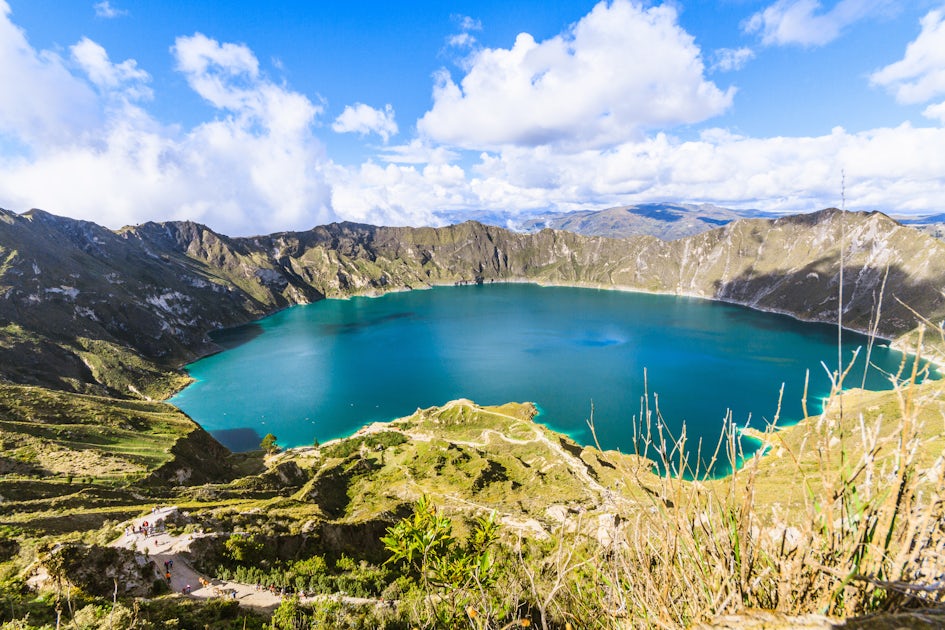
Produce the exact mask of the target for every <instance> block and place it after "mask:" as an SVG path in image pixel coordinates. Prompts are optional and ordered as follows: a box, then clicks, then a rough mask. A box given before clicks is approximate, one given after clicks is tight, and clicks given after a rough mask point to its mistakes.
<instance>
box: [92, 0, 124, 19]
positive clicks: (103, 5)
mask: <svg viewBox="0 0 945 630" xmlns="http://www.w3.org/2000/svg"><path fill="white" fill-rule="evenodd" d="M94 9H95V15H96V17H100V18H105V19H106V20H110V19H112V18H117V17H121V16H123V15H128V11H126V10H124V9H118V8H116V7H113V6H112V4H111V2H109V1H108V0H102V1H101V2H96V3H95V5H94Z"/></svg>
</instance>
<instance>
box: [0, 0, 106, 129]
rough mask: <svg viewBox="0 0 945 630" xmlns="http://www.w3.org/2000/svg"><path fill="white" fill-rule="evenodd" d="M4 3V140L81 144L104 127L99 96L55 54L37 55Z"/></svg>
mask: <svg viewBox="0 0 945 630" xmlns="http://www.w3.org/2000/svg"><path fill="white" fill-rule="evenodd" d="M10 13H11V11H10V6H9V5H8V4H7V3H6V2H4V0H0V85H3V86H6V89H5V93H4V96H3V98H0V136H7V137H10V138H13V139H14V140H15V141H17V142H19V143H23V144H26V145H31V144H33V143H40V142H41V143H45V144H62V143H68V142H73V141H76V140H77V139H78V138H79V137H80V136H82V135H83V134H85V133H87V132H89V131H90V130H91V131H95V130H96V129H98V128H99V126H100V125H101V124H102V114H101V111H100V108H99V105H98V96H97V95H96V93H95V90H93V89H92V87H91V86H89V84H88V83H86V82H85V81H82V80H81V79H77V78H76V77H74V76H72V74H71V73H70V72H69V70H68V67H67V65H68V64H67V63H66V62H65V61H64V60H63V59H62V57H60V56H59V55H58V54H56V53H54V52H51V51H42V52H39V51H36V50H35V49H33V47H32V46H30V44H29V41H28V40H27V38H26V34H25V33H24V32H23V30H22V29H20V28H19V27H18V26H16V25H15V24H14V23H13V22H12V21H11V20H10Z"/></svg>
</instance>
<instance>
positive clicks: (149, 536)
mask: <svg viewBox="0 0 945 630" xmlns="http://www.w3.org/2000/svg"><path fill="white" fill-rule="evenodd" d="M176 513H177V508H176V507H174V506H171V507H162V508H155V509H154V510H153V511H152V512H151V513H150V514H147V515H145V516H140V517H138V518H136V519H133V520H132V521H131V522H130V524H128V525H127V527H126V528H125V531H124V533H123V534H122V535H121V536H120V537H119V538H118V539H116V540H114V541H113V542H111V543H110V546H112V547H123V548H125V549H130V550H132V551H135V552H137V553H140V554H143V555H144V557H145V558H146V559H147V560H149V561H151V562H153V563H154V565H153V566H154V577H155V579H158V578H160V579H164V578H165V566H166V565H165V563H167V566H171V565H172V566H171V568H170V569H169V570H167V572H169V573H170V575H171V579H170V583H169V586H170V589H171V591H173V592H175V593H179V594H182V595H184V596H186V597H192V598H194V599H210V598H214V597H227V598H232V599H235V600H236V601H237V602H239V604H240V606H246V607H250V608H256V609H259V610H266V611H272V610H274V609H275V608H276V607H278V606H279V604H280V603H281V602H282V598H283V595H281V594H280V593H279V592H278V591H275V592H273V591H271V590H270V589H268V588H261V587H259V586H257V585H255V584H243V583H241V582H233V581H230V580H217V579H212V578H210V577H209V576H206V575H204V574H202V573H200V572H199V571H197V570H196V569H194V568H193V566H191V564H190V561H189V560H188V554H189V552H190V545H191V543H192V542H193V540H194V539H195V538H199V537H201V536H203V534H194V533H189V534H181V535H173V534H170V533H168V532H167V531H165V528H164V523H165V522H166V519H167V518H168V517H169V516H172V515H174V514H176ZM145 523H147V525H145ZM319 599H333V600H335V601H341V602H344V603H346V604H352V605H359V606H364V605H368V604H373V605H377V606H379V605H384V604H386V603H388V602H385V601H382V600H378V599H369V598H365V597H351V596H348V595H342V594H333V595H325V594H319V595H312V596H306V597H303V598H300V601H302V602H303V603H308V602H314V601H317V600H319ZM389 603H390V604H391V605H393V604H394V602H389Z"/></svg>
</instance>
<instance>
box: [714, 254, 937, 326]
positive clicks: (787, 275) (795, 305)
mask: <svg viewBox="0 0 945 630" xmlns="http://www.w3.org/2000/svg"><path fill="white" fill-rule="evenodd" d="M839 272H840V260H839V255H832V256H823V257H821V258H818V259H817V260H814V261H812V262H810V263H808V264H807V265H805V266H804V267H802V268H801V269H799V270H797V271H793V272H783V273H781V272H779V273H762V274H755V273H752V272H751V270H749V271H748V272H747V273H744V274H742V275H741V276H739V277H737V278H735V279H734V280H731V281H729V282H722V281H720V280H717V281H715V283H714V289H715V291H714V297H715V298H716V299H718V300H723V301H727V302H735V303H739V304H745V305H748V306H752V307H754V308H759V309H770V310H775V311H780V312H785V313H789V314H792V315H795V316H797V317H798V318H800V319H804V320H812V321H822V322H836V321H837V302H838V292H837V288H838V284H839ZM885 273H886V269H885V268H876V267H864V266H847V267H845V269H844V277H843V305H844V313H843V324H844V326H846V327H849V328H855V329H858V330H862V331H865V330H868V328H869V326H870V321H871V317H872V315H873V313H874V312H875V310H876V308H877V303H878V302H879V299H880V291H881V288H882V285H883V276H884V275H885ZM910 309H912V310H914V311H915V312H916V313H919V314H921V315H922V316H923V317H925V318H927V319H929V320H930V321H932V322H940V321H942V319H943V318H945V295H943V292H942V287H941V286H940V285H938V284H936V283H935V282H933V281H931V280H929V279H918V280H917V279H916V276H915V274H910V273H909V272H907V271H906V270H905V269H903V268H902V267H901V266H899V265H894V266H890V267H889V275H888V277H887V278H886V286H885V290H884V291H883V293H882V304H881V310H880V324H879V334H880V335H881V336H883V337H889V338H895V337H898V336H899V335H902V334H905V333H907V332H909V331H911V330H913V329H915V328H916V327H917V326H918V325H919V324H920V323H921V320H920V318H919V317H918V316H917V315H916V314H915V313H913V312H912V310H910Z"/></svg>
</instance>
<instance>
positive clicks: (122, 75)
mask: <svg viewBox="0 0 945 630" xmlns="http://www.w3.org/2000/svg"><path fill="white" fill-rule="evenodd" d="M69 50H70V51H71V52H72V57H73V59H74V60H75V61H76V63H78V64H79V67H80V68H82V70H83V71H84V72H85V73H86V75H88V77H89V80H90V81H91V82H92V83H93V84H94V85H95V86H96V87H98V88H99V89H100V90H102V91H103V92H105V93H108V94H120V95H122V96H124V97H126V98H128V99H131V100H139V99H150V98H151V97H152V96H153V94H152V92H151V89H150V88H148V87H147V85H145V84H146V83H148V82H149V81H150V80H151V75H149V74H148V73H147V72H145V71H144V70H141V69H140V68H138V63H137V62H136V61H135V60H134V59H126V60H125V61H123V62H121V63H117V64H116V63H112V62H111V60H110V59H109V58H108V53H107V52H106V51H105V48H103V47H102V45H101V44H98V43H96V42H93V41H92V40H91V39H89V38H87V37H83V38H82V39H81V40H80V41H79V43H77V44H75V45H74V46H72V47H71V48H70V49H69Z"/></svg>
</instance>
